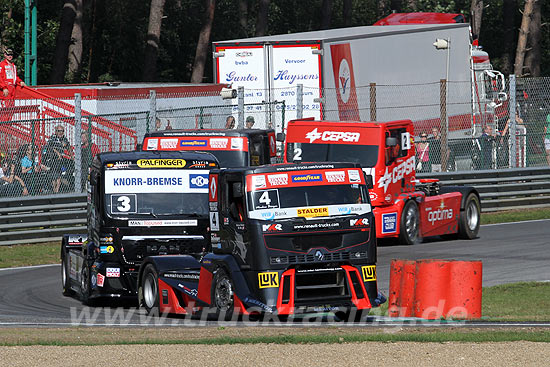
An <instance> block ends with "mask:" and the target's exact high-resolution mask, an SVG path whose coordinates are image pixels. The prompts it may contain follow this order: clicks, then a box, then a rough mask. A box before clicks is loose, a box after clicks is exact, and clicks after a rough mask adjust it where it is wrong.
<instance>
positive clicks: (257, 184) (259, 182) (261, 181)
mask: <svg viewBox="0 0 550 367" xmlns="http://www.w3.org/2000/svg"><path fill="white" fill-rule="evenodd" d="M252 187H254V188H255V189H262V188H264V187H266V183H265V176H264V175H259V176H252Z"/></svg>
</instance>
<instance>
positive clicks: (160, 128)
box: [155, 117, 162, 131]
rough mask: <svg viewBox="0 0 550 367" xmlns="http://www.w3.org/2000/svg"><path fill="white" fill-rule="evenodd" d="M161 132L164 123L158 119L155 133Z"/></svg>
mask: <svg viewBox="0 0 550 367" xmlns="http://www.w3.org/2000/svg"><path fill="white" fill-rule="evenodd" d="M159 130H162V122H161V121H160V119H159V118H158V117H157V118H156V120H155V131H159Z"/></svg>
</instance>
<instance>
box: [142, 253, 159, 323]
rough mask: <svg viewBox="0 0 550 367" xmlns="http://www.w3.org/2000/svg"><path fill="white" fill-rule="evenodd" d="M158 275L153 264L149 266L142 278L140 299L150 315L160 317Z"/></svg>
mask: <svg viewBox="0 0 550 367" xmlns="http://www.w3.org/2000/svg"><path fill="white" fill-rule="evenodd" d="M158 284H159V283H158V273H157V270H156V269H155V267H154V266H153V265H152V264H147V266H146V267H145V270H143V275H142V277H141V287H140V292H141V295H140V299H142V300H143V301H142V304H143V306H144V307H145V311H147V314H148V315H155V316H158V315H159V289H158Z"/></svg>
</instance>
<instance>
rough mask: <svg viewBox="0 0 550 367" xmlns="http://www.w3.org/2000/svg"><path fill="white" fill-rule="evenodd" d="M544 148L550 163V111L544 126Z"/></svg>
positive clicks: (549, 163)
mask: <svg viewBox="0 0 550 367" xmlns="http://www.w3.org/2000/svg"><path fill="white" fill-rule="evenodd" d="M544 149H545V150H546V161H547V162H548V165H550V113H549V114H548V115H547V116H546V125H545V126H544Z"/></svg>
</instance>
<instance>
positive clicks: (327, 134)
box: [306, 128, 361, 143]
mask: <svg viewBox="0 0 550 367" xmlns="http://www.w3.org/2000/svg"><path fill="white" fill-rule="evenodd" d="M360 137H361V134H360V133H355V132H346V131H323V132H322V133H320V132H319V131H318V129H317V128H315V129H313V130H311V131H310V132H308V133H307V134H306V139H309V142H310V143H313V142H314V141H315V140H317V139H321V140H322V141H335V142H336V141H340V140H341V141H344V142H349V143H357V142H359V138H360Z"/></svg>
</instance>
